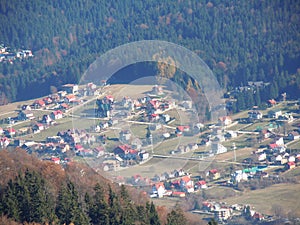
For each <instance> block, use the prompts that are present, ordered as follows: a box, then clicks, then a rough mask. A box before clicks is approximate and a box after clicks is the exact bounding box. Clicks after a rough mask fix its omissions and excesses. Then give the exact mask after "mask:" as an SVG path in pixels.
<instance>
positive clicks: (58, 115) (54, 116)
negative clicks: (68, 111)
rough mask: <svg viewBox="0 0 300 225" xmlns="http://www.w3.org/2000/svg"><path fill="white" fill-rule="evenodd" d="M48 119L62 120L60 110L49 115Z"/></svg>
mask: <svg viewBox="0 0 300 225" xmlns="http://www.w3.org/2000/svg"><path fill="white" fill-rule="evenodd" d="M50 118H51V119H53V120H58V119H61V118H63V112H62V111H60V110H56V111H54V112H52V113H51V114H50Z"/></svg>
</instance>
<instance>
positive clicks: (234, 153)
mask: <svg viewBox="0 0 300 225" xmlns="http://www.w3.org/2000/svg"><path fill="white" fill-rule="evenodd" d="M232 150H233V155H234V162H236V152H235V150H236V146H235V142H233V143H232Z"/></svg>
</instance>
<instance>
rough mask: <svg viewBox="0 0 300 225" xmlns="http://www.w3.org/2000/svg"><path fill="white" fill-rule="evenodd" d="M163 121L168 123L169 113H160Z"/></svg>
mask: <svg viewBox="0 0 300 225" xmlns="http://www.w3.org/2000/svg"><path fill="white" fill-rule="evenodd" d="M161 117H162V120H163V122H165V123H168V122H170V120H171V117H170V115H169V114H162V115H161Z"/></svg>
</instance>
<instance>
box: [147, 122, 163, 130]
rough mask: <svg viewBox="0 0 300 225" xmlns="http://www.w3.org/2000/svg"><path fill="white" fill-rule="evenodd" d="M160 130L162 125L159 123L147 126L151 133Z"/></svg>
mask: <svg viewBox="0 0 300 225" xmlns="http://www.w3.org/2000/svg"><path fill="white" fill-rule="evenodd" d="M161 128H162V125H161V124H160V123H152V124H150V125H149V129H150V130H152V131H156V130H159V129H161Z"/></svg>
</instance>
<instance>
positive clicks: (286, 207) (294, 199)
mask: <svg viewBox="0 0 300 225" xmlns="http://www.w3.org/2000/svg"><path fill="white" fill-rule="evenodd" d="M299 193H300V184H276V185H273V186H270V187H267V188H264V189H259V190H254V191H249V192H246V193H243V194H241V195H240V196H234V197H229V198H225V199H223V201H225V202H227V203H228V204H236V203H238V204H250V205H251V206H253V207H255V209H256V210H257V211H259V212H262V213H265V214H273V213H274V208H275V207H278V206H279V207H280V208H281V210H282V213H283V214H287V213H289V212H291V213H294V214H296V216H298V217H299V216H300V210H299V209H300V195H299Z"/></svg>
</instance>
